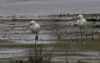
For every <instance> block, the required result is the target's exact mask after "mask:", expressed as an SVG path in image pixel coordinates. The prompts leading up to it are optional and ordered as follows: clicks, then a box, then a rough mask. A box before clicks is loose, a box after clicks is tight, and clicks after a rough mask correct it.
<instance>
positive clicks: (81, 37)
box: [79, 27, 82, 38]
mask: <svg viewBox="0 0 100 63" xmlns="http://www.w3.org/2000/svg"><path fill="white" fill-rule="evenodd" d="M79 28H80V34H81V38H82V28H81V27H79Z"/></svg>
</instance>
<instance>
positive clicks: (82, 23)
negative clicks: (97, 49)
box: [75, 15, 95, 37]
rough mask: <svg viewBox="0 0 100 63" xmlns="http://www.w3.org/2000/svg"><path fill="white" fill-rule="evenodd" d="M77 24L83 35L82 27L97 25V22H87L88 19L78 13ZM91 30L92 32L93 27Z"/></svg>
mask: <svg viewBox="0 0 100 63" xmlns="http://www.w3.org/2000/svg"><path fill="white" fill-rule="evenodd" d="M75 25H77V26H78V27H79V28H80V32H81V37H82V29H83V28H86V27H88V28H90V27H92V26H95V23H93V22H87V21H86V19H85V18H84V17H83V15H78V20H77V22H76V23H75ZM91 32H92V29H91ZM92 37H93V36H92Z"/></svg>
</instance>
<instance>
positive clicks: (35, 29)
mask: <svg viewBox="0 0 100 63" xmlns="http://www.w3.org/2000/svg"><path fill="white" fill-rule="evenodd" d="M27 29H30V30H31V32H32V33H33V34H36V36H35V40H38V34H39V31H40V25H39V24H38V23H37V22H35V21H34V20H32V21H31V22H30V25H29V27H28V28H27ZM27 29H26V30H27ZM26 30H25V31H26Z"/></svg>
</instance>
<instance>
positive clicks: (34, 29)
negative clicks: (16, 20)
mask: <svg viewBox="0 0 100 63" xmlns="http://www.w3.org/2000/svg"><path fill="white" fill-rule="evenodd" d="M30 30H31V31H32V33H39V31H40V25H39V24H38V23H36V22H35V21H34V20H32V21H31V22H30Z"/></svg>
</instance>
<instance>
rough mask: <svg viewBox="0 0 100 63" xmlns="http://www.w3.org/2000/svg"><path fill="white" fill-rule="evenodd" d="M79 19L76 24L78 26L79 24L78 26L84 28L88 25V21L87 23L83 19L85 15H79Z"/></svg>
mask: <svg viewBox="0 0 100 63" xmlns="http://www.w3.org/2000/svg"><path fill="white" fill-rule="evenodd" d="M78 18H79V19H78V20H77V22H76V24H77V25H78V26H84V25H86V24H87V21H86V19H85V18H83V15H79V16H78Z"/></svg>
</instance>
